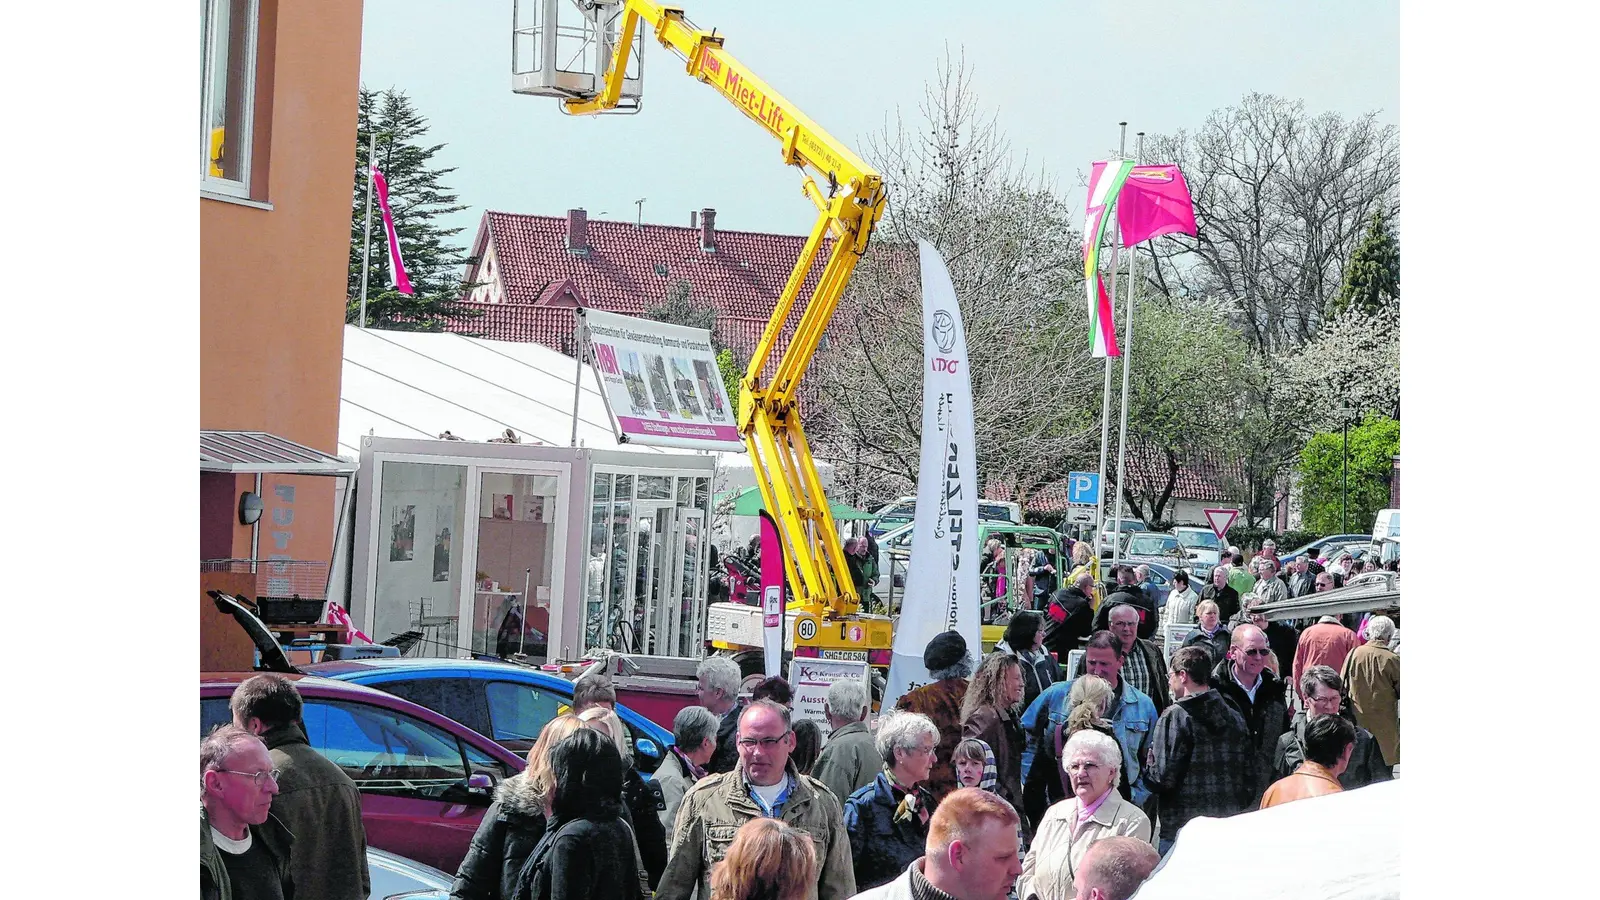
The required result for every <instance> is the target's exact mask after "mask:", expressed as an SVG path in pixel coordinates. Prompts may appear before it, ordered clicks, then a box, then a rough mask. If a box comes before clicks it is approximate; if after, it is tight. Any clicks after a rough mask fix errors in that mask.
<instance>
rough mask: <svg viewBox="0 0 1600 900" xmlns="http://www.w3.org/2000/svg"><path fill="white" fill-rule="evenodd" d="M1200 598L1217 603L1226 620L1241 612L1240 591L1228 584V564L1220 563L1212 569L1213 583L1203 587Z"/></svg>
mask: <svg viewBox="0 0 1600 900" xmlns="http://www.w3.org/2000/svg"><path fill="white" fill-rule="evenodd" d="M1200 599H1201V600H1210V601H1211V602H1212V603H1215V604H1216V605H1217V611H1218V613H1219V614H1220V615H1221V616H1222V621H1224V622H1227V621H1229V620H1230V619H1232V618H1233V617H1234V614H1236V613H1238V612H1239V592H1238V591H1237V590H1234V588H1233V586H1232V585H1230V584H1228V567H1227V566H1225V565H1223V564H1222V563H1218V564H1217V567H1216V568H1215V569H1212V570H1211V583H1210V584H1208V585H1206V586H1205V587H1204V588H1201V590H1200Z"/></svg>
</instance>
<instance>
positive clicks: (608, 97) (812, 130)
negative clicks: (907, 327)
mask: <svg viewBox="0 0 1600 900" xmlns="http://www.w3.org/2000/svg"><path fill="white" fill-rule="evenodd" d="M621 6H622V12H621V15H622V19H621V22H620V24H619V29H618V30H619V34H618V37H617V41H616V44H615V46H616V50H615V52H614V54H613V56H612V59H611V62H610V65H609V66H608V67H607V69H606V74H605V79H604V83H603V86H598V90H597V91H596V92H595V95H594V96H593V97H583V98H573V99H565V100H563V101H561V102H562V106H563V107H564V109H565V111H566V112H568V113H571V114H574V115H583V114H587V113H599V112H607V111H609V110H613V109H615V108H616V107H617V104H618V101H619V100H620V98H621V95H622V87H623V76H624V69H625V67H626V62H627V58H628V53H629V52H630V48H631V47H632V46H633V42H634V37H635V35H636V34H637V33H638V29H639V28H640V27H641V26H642V25H643V24H648V25H649V26H650V27H651V28H652V29H653V30H654V32H655V36H656V39H657V40H659V41H660V42H661V45H662V46H664V47H666V48H667V49H669V50H672V51H673V52H675V53H677V54H678V55H679V56H680V57H682V58H683V59H684V61H685V62H686V63H687V71H688V73H689V74H690V75H692V76H693V77H695V78H696V79H698V80H700V81H702V82H704V83H706V84H709V85H711V86H712V87H714V88H716V89H717V90H718V91H720V92H721V93H722V95H723V96H724V97H726V98H728V100H729V101H731V102H732V103H733V105H734V106H736V107H738V108H739V110H740V111H741V112H743V113H744V114H745V115H746V116H748V117H750V118H751V119H752V120H754V121H755V122H756V124H758V125H760V126H761V127H762V128H764V129H766V131H767V133H768V134H770V135H772V136H773V137H775V138H777V139H778V140H779V141H780V142H782V144H783V150H782V153H783V161H784V163H785V164H787V165H791V166H795V167H797V168H799V169H800V171H801V175H802V178H801V182H800V189H801V191H802V192H804V193H805V195H806V197H807V198H809V199H810V200H811V202H812V203H813V204H815V205H816V207H817V210H818V215H817V222H816V225H815V226H814V227H813V228H812V230H811V235H810V237H808V238H807V239H806V242H805V246H804V248H803V249H802V250H801V251H800V259H799V260H798V261H796V262H795V266H794V271H793V272H791V273H790V274H789V281H788V283H787V284H785V285H784V288H783V294H782V295H781V296H780V297H779V298H778V306H777V308H776V309H774V310H773V312H772V319H771V321H769V322H768V323H767V327H766V330H765V331H763V332H762V335H761V341H760V343H759V344H757V346H756V349H755V352H754V354H753V355H752V356H751V357H750V367H749V368H748V369H747V370H746V371H745V375H744V379H743V381H742V382H741V384H742V386H743V388H744V390H743V392H742V393H741V395H740V398H739V430H740V433H741V434H743V436H744V442H745V446H746V447H748V448H749V451H750V457H751V461H752V463H753V465H754V468H755V474H756V484H757V485H758V486H759V487H760V489H761V499H762V500H763V501H765V503H766V507H767V509H768V510H770V511H773V512H775V519H776V520H777V523H778V529H779V532H780V534H781V537H782V540H783V544H784V550H785V552H784V554H783V566H784V572H785V573H786V574H787V576H788V579H789V584H790V585H791V586H792V587H793V588H794V590H795V592H796V596H795V598H794V600H793V602H792V603H791V604H790V605H791V608H794V607H798V608H800V609H802V610H803V611H804V612H806V613H808V614H810V615H813V616H816V617H817V618H818V619H821V618H823V617H824V616H825V615H828V617H829V618H835V619H837V618H842V617H845V616H851V615H854V614H855V613H856V612H857V611H858V610H859V609H860V598H859V597H857V596H856V594H855V586H854V584H853V583H852V582H851V580H850V575H849V568H848V567H847V566H846V564H845V556H844V549H843V547H841V546H840V544H839V532H838V528H837V526H836V525H835V523H834V520H833V515H832V514H831V513H830V512H829V510H828V503H827V501H826V500H825V499H824V498H823V495H822V481H821V479H820V478H818V476H817V467H816V464H815V463H814V462H813V461H812V458H811V449H810V447H809V445H808V444H807V443H806V435H805V429H803V428H802V427H801V425H800V414H799V409H798V408H797V406H796V395H797V392H798V388H799V384H800V378H801V376H803V375H804V374H805V369H806V365H807V364H808V363H809V362H810V361H811V357H812V355H813V354H815V353H816V350H817V344H818V342H819V341H820V340H821V339H822V332H823V330H824V329H826V328H827V326H828V320H829V319H830V318H832V316H833V311H834V308H835V307H837V306H838V304H839V297H840V295H841V294H843V293H844V288H845V284H846V283H847V282H849V280H850V274H851V273H852V272H853V271H854V270H855V267H856V263H857V262H858V261H859V260H860V259H861V255H862V254H863V253H865V252H866V250H867V245H868V243H869V241H870V240H871V237H872V230H873V228H874V227H875V226H876V225H877V223H878V219H879V218H880V217H881V216H882V215H883V208H884V203H885V201H886V200H887V195H886V194H885V192H884V186H883V179H882V178H881V177H880V176H879V175H878V173H877V172H876V171H874V170H873V169H872V168H871V167H870V166H868V165H867V164H866V163H864V162H862V161H861V159H860V158H859V157H857V156H856V155H855V154H854V153H852V152H851V151H850V150H849V149H847V148H846V147H845V146H844V145H842V144H840V143H839V142H838V141H837V140H835V139H834V138H833V136H832V135H830V134H828V133H827V132H826V131H823V130H822V128H821V127H820V126H818V125H817V124H816V123H815V122H813V121H811V119H810V118H808V117H807V116H806V115H805V114H804V113H802V112H800V111H799V110H797V109H795V108H794V106H793V105H792V104H791V103H789V101H788V100H785V99H784V98H783V97H782V95H780V94H779V93H778V92H777V91H774V90H773V89H772V88H771V87H769V86H768V85H767V83H766V82H764V81H762V80H761V79H760V78H758V77H756V76H755V75H754V74H753V73H752V72H751V71H750V70H749V69H748V68H746V67H745V65H744V64H743V63H741V62H739V60H738V59H736V58H734V57H733V56H732V55H731V54H729V53H728V52H727V50H726V49H724V48H723V40H722V38H721V37H720V36H718V35H716V34H714V33H712V32H710V31H705V30H703V29H700V28H696V27H695V26H694V25H693V23H691V22H690V21H689V20H688V19H686V18H684V15H683V10H682V9H679V8H677V7H672V6H662V5H660V4H657V3H651V2H649V0H625V2H624V3H622V4H621ZM830 235H831V236H832V237H833V238H834V241H833V247H832V250H831V252H830V253H829V254H828V259H827V263H826V265H825V267H824V268H823V271H822V276H821V278H820V280H819V281H818V282H817V287H816V290H815V291H814V292H813V293H812V295H811V299H810V301H809V302H808V303H806V305H805V308H804V310H803V312H802V313H801V315H800V319H799V324H798V326H797V328H796V329H795V334H794V338H793V340H791V341H790V342H789V345H788V347H787V348H786V349H785V350H784V351H783V352H782V354H781V355H778V356H777V365H776V366H775V368H774V369H773V372H772V377H771V380H770V381H768V380H765V379H764V377H763V373H764V372H765V371H766V369H767V367H768V363H769V362H770V361H771V360H772V358H773V357H774V355H775V354H776V348H777V344H778V340H779V336H780V335H781V333H782V329H783V323H784V322H785V321H787V320H788V318H789V314H790V312H791V311H792V310H793V308H794V306H795V304H796V302H798V301H799V299H800V293H801V288H802V286H803V285H804V284H805V280H806V274H807V273H808V272H810V271H811V267H812V264H813V263H814V262H815V260H816V258H817V255H818V254H819V253H820V252H821V251H822V248H823V242H824V238H826V237H828V236H830ZM829 614H831V615H829ZM855 631H856V634H857V635H858V636H857V637H856V638H855V639H854V640H851V639H850V638H849V637H848V636H845V637H843V642H844V643H846V644H858V645H860V646H861V647H862V649H866V647H865V644H861V643H860V642H862V641H863V640H865V641H866V642H867V643H870V644H878V643H882V644H883V648H884V649H887V646H888V641H887V632H888V630H887V629H882V630H880V629H877V628H874V629H871V632H872V634H871V635H870V636H869V635H866V634H863V633H862V630H861V629H856V630H855ZM873 638H877V639H876V640H874V639H873ZM800 642H801V643H816V642H815V641H807V640H802V641H800ZM825 642H826V643H834V642H833V641H825Z"/></svg>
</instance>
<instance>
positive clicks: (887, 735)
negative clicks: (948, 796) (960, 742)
mask: <svg viewBox="0 0 1600 900" xmlns="http://www.w3.org/2000/svg"><path fill="white" fill-rule="evenodd" d="M938 743H939V729H938V727H937V726H936V725H934V724H933V720H932V719H929V718H928V717H927V716H924V715H922V714H920V713H913V712H903V711H901V712H892V713H890V714H889V715H887V716H885V717H884V718H883V719H882V720H880V722H879V723H878V734H877V738H876V740H875V741H874V745H875V746H876V748H877V751H878V756H879V757H881V758H882V759H883V771H881V772H879V773H878V777H877V778H875V779H873V781H872V783H871V784H869V785H867V786H865V787H863V788H860V789H858V790H857V791H856V792H855V793H853V794H851V795H850V798H849V799H847V800H845V802H844V829H845V831H846V832H847V833H848V834H849V835H850V859H851V861H852V862H853V863H854V865H855V874H856V890H858V891H864V890H866V889H868V888H873V887H877V886H878V885H881V884H887V883H889V882H891V881H893V880H895V879H896V878H898V877H900V875H901V873H903V872H905V870H906V866H909V865H911V863H913V862H915V861H916V859H917V857H919V856H922V855H923V852H924V848H925V846H926V844H927V841H928V819H929V818H930V817H932V815H933V807H934V805H935V804H936V803H937V801H935V800H934V799H933V794H931V793H930V792H929V791H928V789H927V788H926V787H925V786H924V785H923V782H925V781H927V780H928V775H929V773H930V772H931V771H932V770H933V759H934V748H935V747H936V746H937V745H938Z"/></svg>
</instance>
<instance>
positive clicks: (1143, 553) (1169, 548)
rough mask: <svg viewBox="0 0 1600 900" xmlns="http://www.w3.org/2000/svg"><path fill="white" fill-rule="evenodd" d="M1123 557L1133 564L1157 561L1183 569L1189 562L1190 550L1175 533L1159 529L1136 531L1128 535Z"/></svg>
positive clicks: (1124, 560)
mask: <svg viewBox="0 0 1600 900" xmlns="http://www.w3.org/2000/svg"><path fill="white" fill-rule="evenodd" d="M1121 558H1122V561H1123V562H1126V563H1131V564H1133V565H1139V564H1140V563H1150V562H1156V563H1165V564H1167V565H1169V566H1172V567H1174V568H1179V569H1181V568H1185V567H1186V565H1187V563H1188V562H1189V551H1188V550H1187V549H1186V548H1185V547H1184V546H1183V544H1182V543H1180V542H1179V541H1178V539H1177V538H1176V537H1174V536H1173V535H1170V534H1163V533H1161V532H1159V531H1136V532H1134V533H1132V534H1130V535H1128V543H1127V545H1126V546H1125V547H1123V548H1122V557H1121Z"/></svg>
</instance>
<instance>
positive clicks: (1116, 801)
mask: <svg viewBox="0 0 1600 900" xmlns="http://www.w3.org/2000/svg"><path fill="white" fill-rule="evenodd" d="M1061 755H1062V757H1063V758H1064V760H1065V761H1064V762H1063V763H1062V768H1063V769H1064V770H1065V771H1066V773H1067V775H1068V777H1069V778H1070V779H1071V783H1072V794H1073V795H1072V796H1071V797H1068V798H1067V799H1065V800H1062V801H1061V802H1060V803H1057V804H1055V805H1054V806H1051V807H1050V808H1049V809H1048V810H1046V811H1045V814H1044V818H1043V819H1041V820H1040V821H1039V830H1038V833H1037V834H1036V835H1034V838H1033V846H1032V847H1031V848H1030V849H1029V850H1028V855H1027V856H1026V857H1024V858H1023V860H1022V877H1020V878H1018V879H1017V896H1018V897H1019V898H1021V900H1030V898H1037V900H1068V898H1072V897H1076V896H1077V894H1076V892H1075V890H1074V888H1073V882H1074V881H1075V879H1076V878H1077V870H1078V865H1079V863H1081V862H1082V861H1083V856H1084V854H1085V853H1088V852H1089V848H1090V847H1092V846H1094V843H1095V842H1096V841H1098V840H1101V839H1102V838H1107V837H1112V836H1123V837H1132V838H1137V839H1139V840H1141V841H1145V842H1147V843H1148V842H1149V840H1150V819H1149V818H1147V817H1146V816H1145V814H1144V811H1143V810H1141V809H1140V808H1139V807H1138V806H1137V805H1135V804H1133V803H1131V802H1129V801H1127V800H1124V799H1123V798H1122V797H1121V795H1119V794H1118V793H1117V777H1118V775H1119V774H1120V773H1121V771H1122V751H1121V750H1120V749H1119V748H1118V747H1117V742H1116V741H1115V740H1114V739H1112V738H1110V737H1107V736H1106V735H1104V734H1101V733H1100V732H1098V731H1093V730H1084V731H1079V732H1077V733H1076V734H1074V735H1073V736H1072V737H1071V738H1069V739H1068V740H1067V744H1066V747H1065V748H1064V749H1063V751H1062V754H1061Z"/></svg>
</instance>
